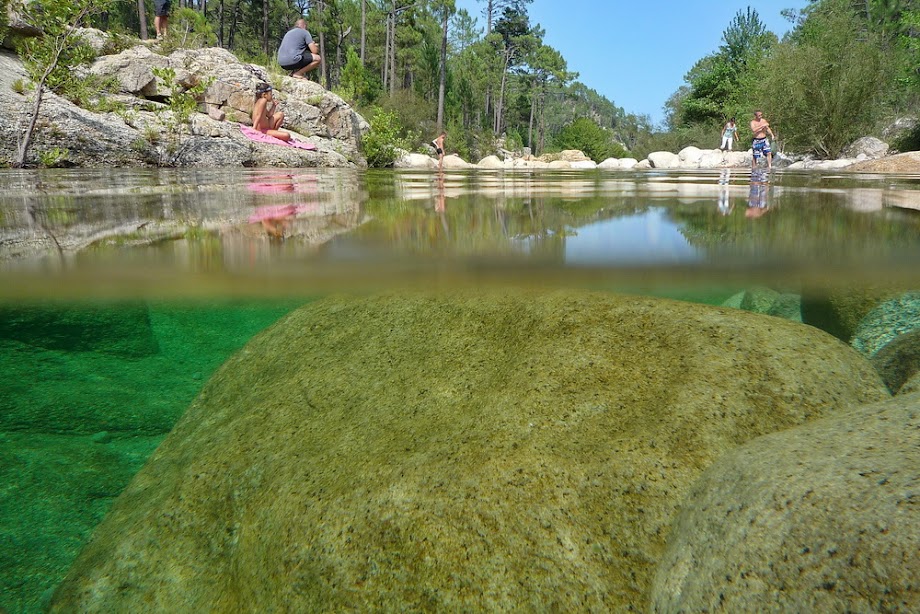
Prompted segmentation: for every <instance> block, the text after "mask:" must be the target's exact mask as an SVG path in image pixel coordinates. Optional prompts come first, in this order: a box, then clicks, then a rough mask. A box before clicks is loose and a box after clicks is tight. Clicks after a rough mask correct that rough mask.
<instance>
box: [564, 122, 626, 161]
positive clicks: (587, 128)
mask: <svg viewBox="0 0 920 614" xmlns="http://www.w3.org/2000/svg"><path fill="white" fill-rule="evenodd" d="M553 143H554V145H555V146H556V147H558V148H559V149H580V150H581V151H583V152H584V153H585V155H587V156H588V157H589V158H591V159H592V160H594V161H595V162H603V161H604V160H606V159H607V158H624V157H626V156H627V155H629V154H628V152H627V151H626V150H625V149H623V146H622V145H620V144H619V143H617V142H615V141H614V140H613V135H612V134H611V133H610V131H608V130H605V129H604V128H602V127H600V126H598V125H597V122H595V121H594V120H591V119H588V118H587V117H580V118H578V119H576V120H575V121H574V122H572V123H571V124H569V125H568V126H566V127H565V128H563V129H562V130H561V131H560V132H559V134H558V135H556V138H555V139H554V141H553Z"/></svg>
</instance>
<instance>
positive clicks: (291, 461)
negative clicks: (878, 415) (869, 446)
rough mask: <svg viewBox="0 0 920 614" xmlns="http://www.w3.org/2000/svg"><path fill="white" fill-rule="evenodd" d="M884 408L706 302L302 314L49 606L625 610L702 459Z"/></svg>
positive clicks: (384, 305) (849, 353) (856, 365)
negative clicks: (841, 411)
mask: <svg viewBox="0 0 920 614" xmlns="http://www.w3.org/2000/svg"><path fill="white" fill-rule="evenodd" d="M887 396H888V393H887V391H886V390H885V388H884V386H883V384H882V382H881V380H880V379H879V377H878V375H877V374H876V373H875V372H874V370H873V369H872V368H871V366H870V365H869V364H868V363H867V362H866V361H865V360H864V359H862V358H861V357H860V356H859V355H858V354H857V353H856V352H854V351H853V350H852V349H851V348H848V347H847V346H845V345H844V344H842V343H840V342H839V341H838V340H836V339H833V338H832V337H830V336H828V335H825V334H824V333H822V332H820V331H817V330H814V329H811V328H808V327H803V326H801V325H796V324H794V323H790V322H786V321H783V320H780V319H777V318H770V317H765V316H760V315H756V314H751V313H746V312H741V311H734V310H729V309H723V308H718V307H708V306H700V305H692V304H689V303H681V302H673V301H668V300H662V299H640V298H635V297H615V296H611V295H604V294H592V293H573V292H568V293H561V292H560V293H536V292H524V291H520V292H519V291H506V292H503V293H500V294H499V293H494V294H488V293H455V294H452V295H446V296H445V295H425V294H421V295H415V294H410V295H396V294H393V295H384V296H378V297H370V298H330V299H325V300H323V301H319V302H317V303H313V304H312V305H310V306H307V307H305V308H303V309H300V310H298V311H296V312H294V313H292V314H291V315H289V316H288V317H286V318H285V319H283V320H282V321H281V322H279V323H278V324H277V325H275V326H273V327H272V328H271V329H269V330H268V331H266V332H265V333H263V334H261V335H260V336H258V337H256V338H255V339H254V340H253V341H251V342H250V343H249V345H247V346H246V347H245V348H244V349H243V350H241V351H240V352H239V353H238V354H237V355H236V356H235V357H234V358H232V359H231V360H230V361H228V362H227V363H226V364H225V365H224V366H223V367H222V368H221V370H220V371H219V372H218V373H217V374H216V375H215V376H214V377H213V378H212V379H211V381H210V382H209V383H208V384H207V385H206V387H205V388H204V390H203V391H202V393H201V395H200V396H199V398H198V399H197V400H196V401H195V402H194V403H193V404H192V405H191V407H190V408H189V410H188V411H187V412H186V414H185V416H184V417H183V418H182V419H181V420H180V422H179V424H178V425H177V426H176V428H175V429H174V430H173V432H172V433H170V435H169V436H168V437H167V439H166V440H165V441H164V443H163V445H162V446H160V448H159V449H158V450H157V452H156V453H155V454H154V455H153V456H152V457H151V459H150V461H149V462H148V464H147V465H146V466H145V468H144V469H143V470H142V471H141V472H140V473H139V474H138V476H137V477H136V478H135V480H134V482H133V483H132V484H131V485H130V486H129V487H128V488H127V489H126V491H125V492H124V493H123V494H122V496H121V497H120V498H119V500H118V501H117V502H116V504H115V505H114V506H113V509H112V511H111V512H110V514H109V515H108V517H107V518H106V520H105V521H104V522H103V523H102V524H101V525H100V526H99V527H98V529H97V530H96V532H95V534H94V537H93V539H92V541H91V542H90V544H89V545H88V546H87V548H86V549H85V550H84V551H83V552H82V554H81V555H80V557H79V559H78V560H77V562H76V563H75V564H74V566H73V567H72V569H71V571H70V572H69V574H68V577H67V579H66V580H65V581H64V582H63V583H62V584H61V586H60V587H59V589H58V591H57V593H56V595H55V598H54V601H53V604H52V609H53V610H54V611H59V612H71V611H81V612H112V611H151V610H155V611H179V610H181V611H195V610H198V609H202V610H206V611H224V612H230V611H232V612H256V611H259V612H264V611H316V610H325V611H344V610H355V611H420V610H430V611H494V610H558V611H585V610H595V611H610V610H626V609H633V610H638V609H643V608H644V607H645V605H646V604H647V600H648V589H649V586H650V581H651V576H652V573H653V571H654V566H655V564H656V562H657V561H658V559H659V557H660V555H661V553H662V552H663V550H664V547H665V540H666V538H667V535H668V529H669V527H670V524H671V521H672V519H673V516H674V513H675V510H676V508H677V506H678V504H679V502H680V501H681V499H682V498H683V495H684V493H685V492H686V491H687V490H688V489H689V487H690V485H691V483H692V482H693V481H694V479H695V478H696V477H697V476H698V475H699V474H700V473H701V472H702V471H703V470H704V469H705V468H706V467H707V466H709V465H710V464H711V463H712V462H713V460H714V459H715V458H717V457H719V456H720V455H722V454H723V453H725V452H726V451H728V450H730V449H732V448H734V447H735V446H737V445H739V444H741V443H744V442H745V441H748V440H750V439H752V438H754V437H756V436H758V435H761V434H764V433H768V432H772V431H776V430H780V429H785V428H788V427H791V426H795V425H798V424H801V423H803V422H807V421H809V420H812V419H815V418H818V417H821V416H825V415H828V414H829V413H831V412H833V411H835V410H836V409H838V408H839V407H841V406H845V405H849V404H855V403H862V402H868V401H874V400H878V399H881V398H885V397H887Z"/></svg>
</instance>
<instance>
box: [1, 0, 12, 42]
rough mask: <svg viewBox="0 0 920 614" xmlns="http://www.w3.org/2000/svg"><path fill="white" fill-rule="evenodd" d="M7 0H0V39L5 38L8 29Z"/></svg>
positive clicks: (8, 2) (8, 3)
mask: <svg viewBox="0 0 920 614" xmlns="http://www.w3.org/2000/svg"><path fill="white" fill-rule="evenodd" d="M9 5H10V1H9V0H0V40H3V39H5V38H6V35H7V33H8V32H9V29H10V24H9V13H8V12H7V11H8V7H9Z"/></svg>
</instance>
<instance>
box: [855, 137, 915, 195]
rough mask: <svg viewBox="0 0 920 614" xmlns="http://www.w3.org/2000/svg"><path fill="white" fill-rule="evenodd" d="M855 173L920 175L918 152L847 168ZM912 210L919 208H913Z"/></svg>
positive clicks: (859, 163)
mask: <svg viewBox="0 0 920 614" xmlns="http://www.w3.org/2000/svg"><path fill="white" fill-rule="evenodd" d="M847 170H848V171H853V172H856V173H920V151H909V152H907V153H902V154H897V155H894V156H888V157H887V158H881V159H880V160H867V161H865V162H858V163H856V164H853V165H852V166H849V167H847ZM914 208H920V206H915V207H914Z"/></svg>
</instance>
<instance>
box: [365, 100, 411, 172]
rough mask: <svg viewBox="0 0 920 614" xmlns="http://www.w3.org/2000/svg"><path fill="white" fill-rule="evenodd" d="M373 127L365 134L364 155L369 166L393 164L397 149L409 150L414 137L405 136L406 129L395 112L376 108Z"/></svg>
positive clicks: (381, 166)
mask: <svg viewBox="0 0 920 614" xmlns="http://www.w3.org/2000/svg"><path fill="white" fill-rule="evenodd" d="M370 123H371V129H370V131H369V132H368V133H367V134H365V135H364V142H363V146H364V157H365V158H367V164H368V166H372V167H376V168H384V167H388V166H393V163H394V162H396V157H397V155H398V152H397V149H405V150H409V149H411V147H412V139H411V137H410V138H407V137H406V136H404V133H405V130H404V128H403V127H402V125H401V124H400V123H399V118H398V117H397V116H396V114H395V113H393V112H391V111H386V110H384V109H381V108H379V107H378V108H376V109H374V111H373V116H372V117H371V121H370Z"/></svg>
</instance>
